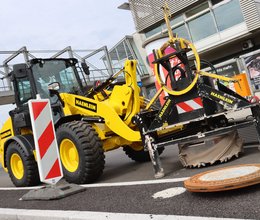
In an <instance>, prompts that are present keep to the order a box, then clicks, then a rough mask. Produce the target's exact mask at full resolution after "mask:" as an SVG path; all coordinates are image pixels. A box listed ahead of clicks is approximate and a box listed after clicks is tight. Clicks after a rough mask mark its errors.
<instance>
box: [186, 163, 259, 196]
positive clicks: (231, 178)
mask: <svg viewBox="0 0 260 220" xmlns="http://www.w3.org/2000/svg"><path fill="white" fill-rule="evenodd" d="M258 183H260V164H244V165H237V166H230V167H224V168H220V169H215V170H210V171H206V172H203V173H199V174H197V175H195V176H192V177H191V178H189V179H187V180H185V181H184V186H185V187H186V188H187V190H189V191H191V192H217V191H224V190H231V189H238V188H242V187H246V186H251V185H254V184H258Z"/></svg>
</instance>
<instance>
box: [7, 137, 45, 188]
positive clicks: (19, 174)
mask: <svg viewBox="0 0 260 220" xmlns="http://www.w3.org/2000/svg"><path fill="white" fill-rule="evenodd" d="M6 164H7V169H8V174H9V176H10V178H11V181H12V182H13V184H14V185H15V186H17V187H25V186H35V185H39V183H40V177H39V172H38V167H37V163H36V161H35V158H34V155H33V153H32V154H30V155H26V153H25V152H24V150H23V148H22V146H21V145H20V144H19V143H17V142H15V141H14V142H11V143H10V144H9V146H8V148H7V151H6Z"/></svg>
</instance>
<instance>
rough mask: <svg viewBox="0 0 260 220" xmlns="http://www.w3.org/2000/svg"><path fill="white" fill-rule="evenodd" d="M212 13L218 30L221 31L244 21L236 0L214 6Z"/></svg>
mask: <svg viewBox="0 0 260 220" xmlns="http://www.w3.org/2000/svg"><path fill="white" fill-rule="evenodd" d="M213 13H214V15H215V19H216V23H217V27H218V30H219V31H223V30H225V29H227V28H230V27H232V26H234V25H236V24H239V23H241V22H243V21H244V19H243V14H242V12H241V9H240V5H239V1H238V0H233V1H230V2H228V3H226V4H223V5H220V6H219V7H216V8H214V9H213Z"/></svg>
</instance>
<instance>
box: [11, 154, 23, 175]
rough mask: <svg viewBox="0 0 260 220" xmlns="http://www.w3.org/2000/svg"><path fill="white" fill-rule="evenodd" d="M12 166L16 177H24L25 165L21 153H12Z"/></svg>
mask: <svg viewBox="0 0 260 220" xmlns="http://www.w3.org/2000/svg"><path fill="white" fill-rule="evenodd" d="M10 166H11V170H12V173H13V175H14V176H15V178H16V179H19V180H20V179H22V178H23V175H24V166H23V161H22V158H21V157H20V155H19V154H17V153H14V154H12V156H11V159H10Z"/></svg>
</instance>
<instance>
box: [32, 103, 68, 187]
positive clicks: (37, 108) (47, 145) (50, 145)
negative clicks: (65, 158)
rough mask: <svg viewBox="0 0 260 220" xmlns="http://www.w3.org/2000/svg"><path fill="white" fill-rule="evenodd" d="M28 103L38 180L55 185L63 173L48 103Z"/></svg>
mask: <svg viewBox="0 0 260 220" xmlns="http://www.w3.org/2000/svg"><path fill="white" fill-rule="evenodd" d="M28 103H29V111H30V116H31V123H32V130H33V136H34V143H35V149H36V156H37V164H38V169H39V174H40V180H41V181H42V182H44V183H49V184H56V183H57V182H58V181H59V180H60V179H61V178H62V177H63V173H62V167H61V162H60V157H59V149H58V144H57V140H56V136H55V130H54V126H53V118H52V112H51V106H50V101H49V100H48V99H39V100H38V99H37V100H30V101H29V102H28Z"/></svg>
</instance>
